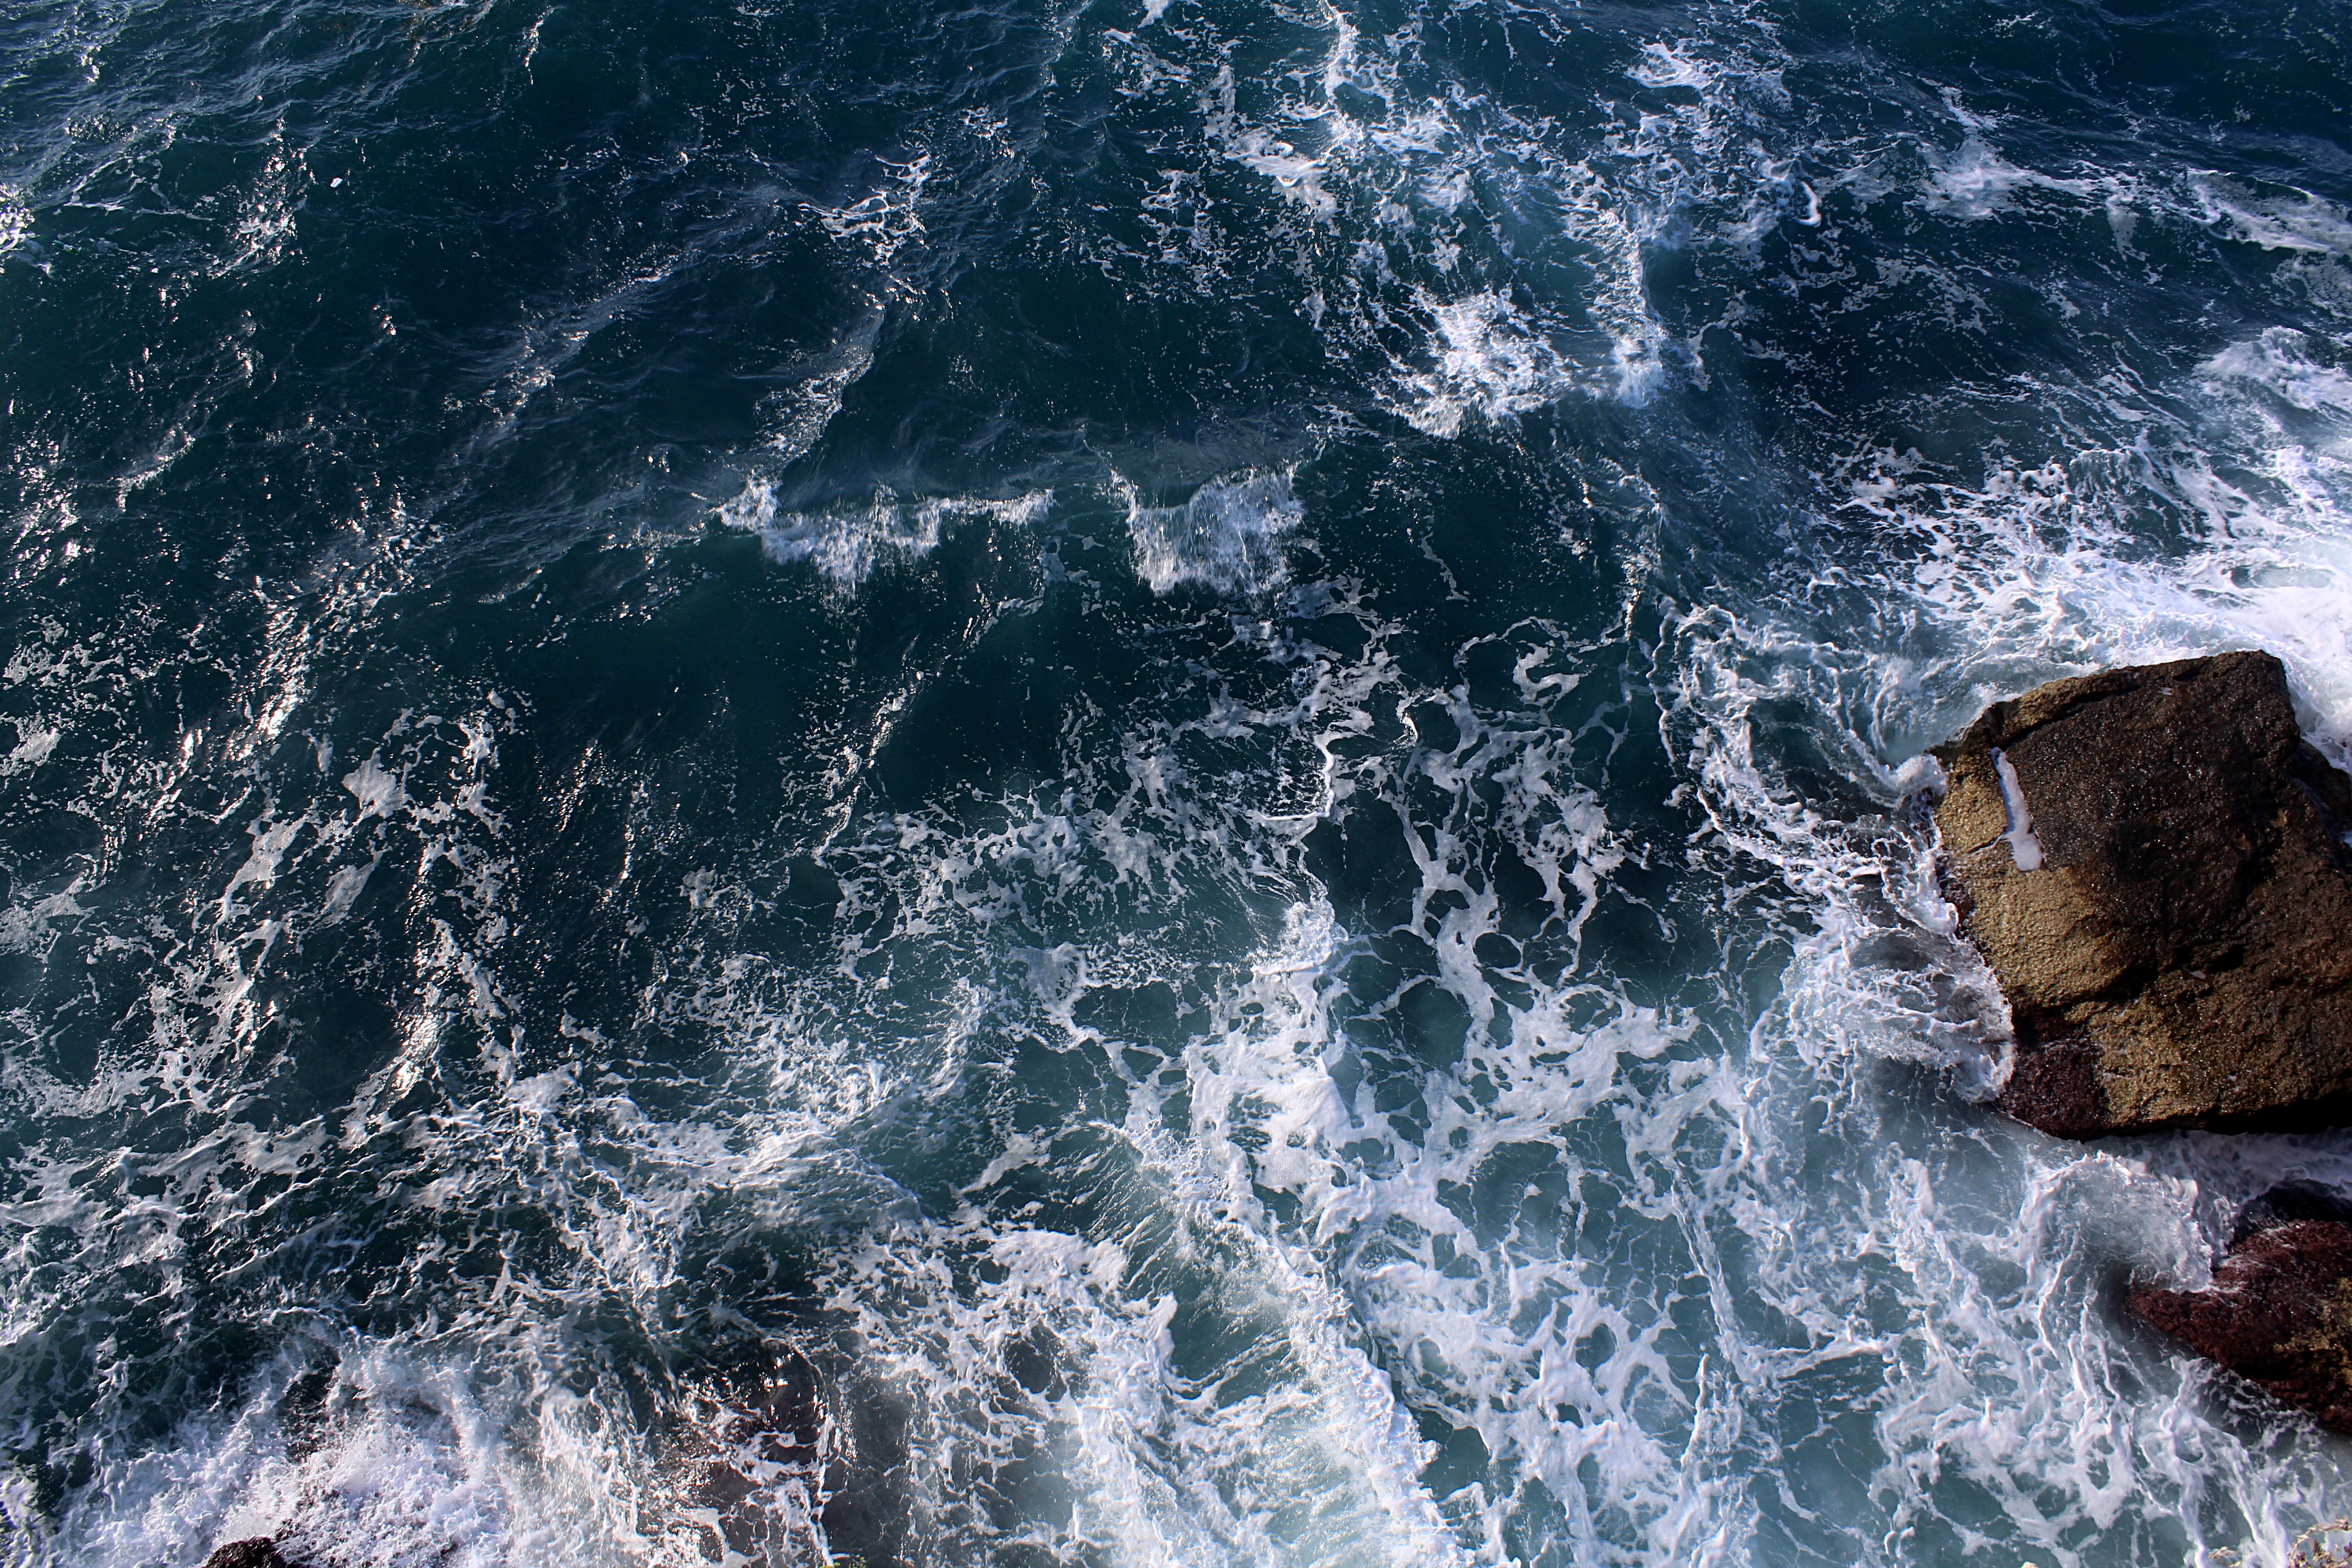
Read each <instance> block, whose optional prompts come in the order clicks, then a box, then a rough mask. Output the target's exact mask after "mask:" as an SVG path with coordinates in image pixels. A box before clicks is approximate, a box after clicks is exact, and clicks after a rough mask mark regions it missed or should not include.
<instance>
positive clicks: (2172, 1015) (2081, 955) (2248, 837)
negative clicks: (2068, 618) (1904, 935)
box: [1936, 653, 2352, 1138]
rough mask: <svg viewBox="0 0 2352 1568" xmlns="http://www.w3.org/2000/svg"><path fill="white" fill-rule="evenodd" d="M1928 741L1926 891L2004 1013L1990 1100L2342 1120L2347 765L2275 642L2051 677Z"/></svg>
mask: <svg viewBox="0 0 2352 1568" xmlns="http://www.w3.org/2000/svg"><path fill="white" fill-rule="evenodd" d="M1936 755H1937V758H1938V759H1940V760H1941V761H1942V763H1943V764H1944V768H1945V772H1946V775H1947V781H1948V782H1947V787H1946V790H1945V793H1944V795H1943V798H1942V800H1941V801H1939V802H1938V803H1937V806H1936V820H1937V825H1938V826H1939V827H1940V828H1941V831H1942V835H1943V841H1944V854H1945V860H1944V885H1945V890H1946V892H1947V893H1948V895H1949V896H1950V898H1951V900H1952V902H1953V903H1954V905H1955V906H1957V907H1958V910H1959V911H1960V916H1961V921H1962V925H1963V927H1964V929H1965V930H1966V931H1967V932H1968V934H1969V937H1970V938H1972V939H1973V940H1974V941H1975V942H1976V944H1977V946H1978V947H1979V949H1980V950H1981V951H1982V952H1983V953H1984V955H1985V958H1986V960H1987V961H1988V962H1989V963H1990V964H1991V966H1992V969H1993V972H1994V973H1995V974H1997V975H1998V976H2000V984H2001V989H2002V991H2003V992H2004V993H2005V994H2006V995H2007V996H2008V998H2009V1002H2010V1007H2011V1016H2012V1018H2013V1019H2014V1021H2015V1025H2016V1030H2017V1053H2016V1058H2015V1064H2014V1067H2013V1069H2012V1071H2011V1076H2010V1078H2009V1079H2008V1081H2007V1084H2006V1085H2005V1087H2004V1088H2003V1089H2002V1090H2001V1092H2000V1105H2001V1107H2002V1108H2003V1109H2004V1110H2008V1111H2010V1112H2011V1114H2012V1115H2015V1116H2018V1117H2020V1118H2021V1119H2022V1120H2024V1121H2030V1122H2032V1123H2033V1124H2034V1125H2035V1126H2037V1127H2040V1128H2042V1129H2043V1130H2045V1131H2050V1132H2054V1133H2059V1134H2062V1135H2063V1136H2066V1137H2071V1138H2095V1137H2099V1136H2102V1135H2105V1134H2107V1133H2115V1132H2145V1131H2155V1130H2157V1129H2159V1128H2166V1127H2204V1128H2217V1129H2226V1128H2246V1129H2252V1128H2260V1129H2266V1130H2281V1131H2284V1130H2290V1129H2298V1128H2307V1127H2315V1126H2326V1125H2336V1124H2339V1123H2343V1122H2347V1121H2352V854H2347V849H2346V847H2345V844H2344V841H2343V838H2342V833H2343V831H2344V830H2345V829H2346V828H2347V827H2352V779H2347V778H2346V777H2345V775H2344V774H2343V773H2340V772H2338V771H2337V770H2336V768H2334V767H2332V766H2330V765H2329V763H2327V761H2326V759H2325V758H2324V757H2322V756H2321V755H2320V754H2319V752H2317V751H2315V749H2314V748H2313V747H2312V746H2311V744H2310V743H2309V742H2306V741H2305V740H2304V738H2303V734H2302V731H2301V730H2300V729H2299V728H2298V726H2297V725H2296V723H2295V718H2294V708H2293V706H2292V705H2291V704H2290V702H2289V700H2288V698H2287V689H2286V674H2285V671H2284V668H2282V667H2281V666H2280V664H2279V662H2278V660H2276V659H2275V658H2272V657H2271V656H2270V655H2268V654H2263V653H2227V654H2221V655H2218V656H2216V657H2214V658H2200V659H2189V660H2184V661H2182V662H2180V663H2178V664H2158V665H2148V666H2144V667H2141V668H2129V669H2111V670H2106V671H2104V672H2102V673H2100V674H2097V675H2091V676H2084V677H2082V678H2080V679H2072V680H2059V681H2053V682H2052V683H2051V684H2049V685H2047V686H2043V687H2039V688H2037V689H2034V690H2032V691H2030V692H2027V693H2026V694H2025V695H2024V696H2022V697H2020V698H2018V699H2016V700H2013V701H2009V702H1997V703H1995V704H1993V706H1991V707H1990V708H1989V709H1987V710H1985V712H1984V713H1983V715H1982V716H1981V717H1979V719H1978V720H1977V721H1976V722H1975V723H1974V724H1972V725H1970V726H1969V730H1968V732H1967V733H1966V734H1964V735H1962V736H1961V737H1960V738H1959V739H1958V741H1956V742H1952V743H1951V744H1949V745H1948V746H1942V747H1938V748H1937V750H1936Z"/></svg>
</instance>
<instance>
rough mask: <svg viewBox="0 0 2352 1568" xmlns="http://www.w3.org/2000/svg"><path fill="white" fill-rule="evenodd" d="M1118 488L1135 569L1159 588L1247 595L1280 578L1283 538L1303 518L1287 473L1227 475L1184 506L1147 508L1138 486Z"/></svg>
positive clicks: (1119, 483)
mask: <svg viewBox="0 0 2352 1568" xmlns="http://www.w3.org/2000/svg"><path fill="white" fill-rule="evenodd" d="M1116 485H1117V488H1118V493H1119V495H1120V498H1121V499H1122V500H1125V501H1126V503H1127V531H1128V533H1129V537H1130V538H1132V539H1133V540H1134V542H1135V568H1136V571H1137V573H1138V574H1139V575H1140V576H1141V577H1142V578H1143V580H1144V581H1145V582H1146V583H1148V584H1150V585H1151V591H1152V592H1153V593H1155V594H1166V593H1170V592H1171V591H1173V590H1174V589H1176V588H1179V587H1181V586H1183V585H1185V584H1200V585H1202V586H1205V587H1209V588H1213V589H1215V590H1216V591H1218V592H1219V593H1223V594H1248V593H1255V592H1256V591H1257V590H1259V589H1261V588H1266V587H1271V586H1272V585H1274V584H1276V583H1279V582H1280V581H1281V580H1282V576H1283V568H1282V536H1283V535H1284V534H1286V533H1287V532H1288V531H1290V530H1291V529H1293V528H1295V527H1297V525H1298V521H1299V520H1300V518H1301V517H1302V516H1304V515H1305V513H1304V510H1303V509H1302V508H1301V507H1300V505H1299V504H1298V498H1297V495H1296V494H1294V493H1293V492H1292V490H1291V479H1290V475H1289V474H1288V473H1287V472H1274V473H1263V472H1246V473H1241V474H1229V475H1225V476H1223V477H1221V478H1218V479H1211V480H1210V481H1209V482H1208V483H1207V484H1204V485H1202V487H1201V488H1200V489H1197V490H1195V491H1193V492H1192V499H1190V500H1186V501H1184V502H1183V503H1182V504H1181V505H1178V506H1145V505H1144V504H1143V500H1142V497H1141V494H1140V492H1139V491H1138V490H1137V489H1135V487H1134V486H1133V485H1131V484H1129V482H1128V481H1127V480H1125V479H1118V480H1116Z"/></svg>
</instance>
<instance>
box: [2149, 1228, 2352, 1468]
mask: <svg viewBox="0 0 2352 1568" xmlns="http://www.w3.org/2000/svg"><path fill="white" fill-rule="evenodd" d="M2347 1221H2352V1204H2347V1202H2346V1200H2345V1199H2343V1198H2342V1197H2340V1196H2337V1195H2336V1194H2330V1193H2326V1192H2323V1191H2321V1190H2319V1189H2316V1188H2305V1187H2299V1186H2298V1187H2289V1188H2283V1189H2280V1190H2279V1191H2275V1192H2273V1193H2272V1194H2269V1195H2268V1196H2267V1197H2265V1198H2263V1199H2261V1200H2258V1201H2257V1202H2256V1204H2255V1205H2253V1207H2252V1208H2251V1209H2250V1210H2249V1211H2248V1215H2247V1219H2246V1220H2245V1221H2242V1222H2241V1224H2240V1226H2239V1231H2238V1237H2237V1238H2236V1240H2235V1241H2234V1242H2233V1243H2232V1244H2231V1249H2230V1253H2229V1255H2228V1256H2227V1257H2226V1258H2223V1259H2222V1261H2221V1265H2220V1266H2219V1267H2217V1268H2215V1269H2214V1270H2213V1284H2212V1287H2211V1288H2210V1289H2204V1290H2166V1289H2156V1288H2153V1287H2142V1288H2141V1289H2136V1290H2134V1291H2133V1292H2132V1293H2131V1297H2130V1301H2131V1310H2133V1311H2134V1312H2136V1313H2137V1314H2138V1315H2139V1316H2140V1317H2142V1318H2144V1319H2146V1320H2147V1321H2148V1322H2150V1323H2153V1324H2155V1325H2156V1326H2157V1327H2158V1328H2159V1329H2161V1330H2163V1331H2165V1332H2166V1333H2168V1334H2170V1335H2171V1336H2172V1337H2173V1338H2174V1339H2177V1340H2179V1341H2180V1342H2182V1343H2183V1344H2185V1345H2188V1346H2189V1348H2190V1349H2192V1350H2195V1351H2198V1352H2201V1353H2203V1354H2205V1355H2207V1356H2210V1357H2211V1358H2212V1359H2213V1360H2215V1361H2217V1362H2220V1363H2221V1364H2222V1365H2223V1366H2226V1367H2228V1368H2230V1369H2231V1371H2232V1372H2235V1373H2240V1374H2241V1375H2242V1376H2244V1377H2247V1378H2251V1379H2252V1380H2253V1381H2254V1382H2256V1383H2258V1384H2262V1385H2263V1387H2264V1388H2267V1389H2269V1390H2270V1391H2271V1392H2272V1393H2273V1394H2276V1395H2278V1397H2279V1398H2281V1399H2283V1400H2284V1401H2286V1402H2287V1403H2288V1404H2289V1405H2297V1406H2299V1407H2301V1408H2303V1409H2305V1410H2308V1411H2310V1412H2311V1413H2312V1415H2315V1416H2317V1417H2318V1418H2319V1421H2320V1423H2321V1425H2323V1426H2328V1427H2331V1428H2333V1429H2334V1430H2336V1431H2337V1432H2341V1433H2344V1434H2346V1435H2347V1436H2352V1223H2347Z"/></svg>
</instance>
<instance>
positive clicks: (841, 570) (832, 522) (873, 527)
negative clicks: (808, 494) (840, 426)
mask: <svg viewBox="0 0 2352 1568" xmlns="http://www.w3.org/2000/svg"><path fill="white" fill-rule="evenodd" d="M1052 504H1053V497H1052V496H1051V495H1050V494H1049V493H1047V492H1045V491H1043V490H1039V491H1034V492H1033V493H1031V494H1029V495H1025V496H1016V497H1014V498H1013V499H1012V500H978V499H974V498H971V497H968V496H937V497H932V498H930V499H929V500H919V501H904V502H902V501H900V500H898V497H897V495H896V494H894V493H893V492H892V491H890V490H889V489H879V490H877V491H876V492H875V496H874V500H873V501H872V503H871V504H870V505H868V506H866V508H865V509H864V510H855V511H821V512H798V511H779V510H777V508H776V491H775V487H774V486H773V485H772V483H770V482H769V481H768V480H766V479H749V480H746V481H745V483H744V486H743V490H742V493H741V494H740V495H738V496H736V497H735V498H734V499H733V500H730V501H728V502H726V503H725V504H724V505H722V506H720V507H719V521H720V522H722V523H724V524H725V525H726V526H727V527H729V528H733V529H740V530H741V531H744V532H747V533H756V534H758V535H759V536H760V542H761V545H762V546H764V547H765V548H766V550H767V552H768V555H769V557H770V558H771V559H772V560H774V561H777V562H780V563H794V562H802V561H805V562H807V563H810V564H811V565H813V566H814V567H815V568H816V570H817V571H818V573H819V574H822V575H823V576H824V579H825V581H826V582H828V583H830V584H832V585H833V586H834V587H835V588H836V589H839V590H842V591H843V592H848V591H850V590H853V589H855V588H856V587H857V586H858V585H859V584H862V583H864V582H865V581H866V579H867V578H868V577H871V576H872V575H873V574H874V573H875V571H876V569H877V567H879V566H880V565H881V564H882V563H884V562H886V561H888V560H890V559H892V558H894V557H896V558H899V559H912V560H920V559H921V558H922V557H924V556H926V555H929V553H930V552H932V551H934V550H936V549H938V548H939V545H940V536H941V532H942V531H943V530H945V529H949V528H952V527H954V526H955V525H957V524H959V523H962V522H967V521H987V522H993V523H1002V524H1008V525H1020V524H1025V523H1033V522H1034V521H1037V520H1038V519H1039V518H1042V517H1044V516H1045V513H1046V511H1047V510H1048V509H1049V508H1050V507H1051V506H1052Z"/></svg>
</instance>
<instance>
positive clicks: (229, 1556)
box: [205, 1535, 296, 1568]
mask: <svg viewBox="0 0 2352 1568" xmlns="http://www.w3.org/2000/svg"><path fill="white" fill-rule="evenodd" d="M205 1568H296V1565H295V1564H293V1563H289V1562H288V1561H287V1560H286V1559H285V1558H284V1557H283V1556H282V1555H280V1554H279V1552H278V1542H274V1541H272V1540H270V1539H269V1538H268V1536H266V1535H257V1536H255V1537H254V1538H253V1539H252V1540H250V1541H232V1542H229V1543H228V1544H227V1545H226V1546H219V1547H215V1548H214V1549H213V1554H212V1555H211V1556H210V1557H207V1558H205Z"/></svg>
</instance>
